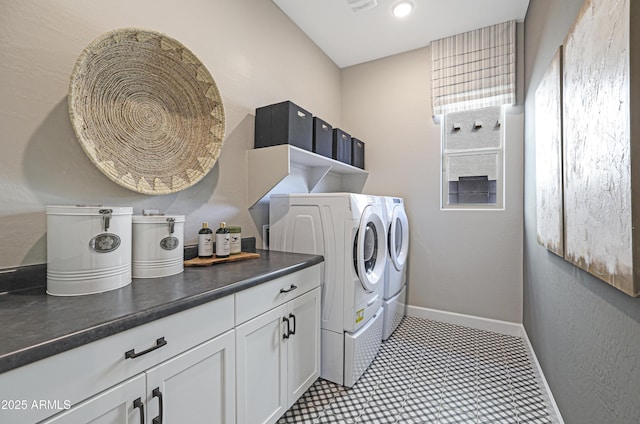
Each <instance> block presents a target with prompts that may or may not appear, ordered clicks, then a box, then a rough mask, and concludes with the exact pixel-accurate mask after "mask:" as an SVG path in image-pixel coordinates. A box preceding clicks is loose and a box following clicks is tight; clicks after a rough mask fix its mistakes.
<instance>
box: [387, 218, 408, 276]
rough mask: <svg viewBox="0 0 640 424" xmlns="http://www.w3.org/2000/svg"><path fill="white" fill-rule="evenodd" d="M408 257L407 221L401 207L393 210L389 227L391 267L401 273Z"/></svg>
mask: <svg viewBox="0 0 640 424" xmlns="http://www.w3.org/2000/svg"><path fill="white" fill-rule="evenodd" d="M408 256H409V220H408V219H407V214H406V213H405V212H404V208H403V207H402V206H395V207H394V208H393V216H392V218H391V225H390V226H389V257H390V258H391V262H392V263H393V266H394V268H395V269H397V270H398V271H402V270H403V269H404V266H405V265H406V264H407V257H408Z"/></svg>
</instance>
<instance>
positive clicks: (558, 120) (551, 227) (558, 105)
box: [535, 47, 564, 257]
mask: <svg viewBox="0 0 640 424" xmlns="http://www.w3.org/2000/svg"><path fill="white" fill-rule="evenodd" d="M535 134H536V215H537V238H538V243H539V244H540V245H542V246H544V247H546V248H547V249H548V250H550V251H551V252H553V253H555V254H556V255H558V256H561V257H562V256H564V234H563V232H564V227H563V207H562V202H563V198H562V47H560V48H558V51H557V52H556V54H555V56H554V57H553V60H552V61H551V63H550V64H549V67H548V68H547V71H546V72H545V74H544V76H543V77H542V80H541V81H540V84H539V85H538V88H537V89H536V97H535Z"/></svg>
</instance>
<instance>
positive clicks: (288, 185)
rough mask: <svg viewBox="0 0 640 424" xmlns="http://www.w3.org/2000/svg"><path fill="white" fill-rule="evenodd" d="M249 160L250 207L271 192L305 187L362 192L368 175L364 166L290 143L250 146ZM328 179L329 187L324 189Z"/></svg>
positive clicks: (309, 189)
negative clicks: (255, 147) (340, 160)
mask: <svg viewBox="0 0 640 424" xmlns="http://www.w3.org/2000/svg"><path fill="white" fill-rule="evenodd" d="M247 164H248V167H249V187H248V191H247V192H248V196H249V199H248V203H249V207H250V208H251V207H253V206H254V205H255V204H256V203H258V202H259V201H260V200H262V199H263V198H265V197H266V196H267V195H269V194H271V193H289V192H301V190H302V189H304V190H306V192H308V193H311V192H313V191H314V190H316V189H318V190H316V191H346V192H351V193H360V192H362V189H363V187H364V184H365V182H366V181H367V177H368V176H369V172H367V171H365V170H363V169H360V168H356V167H355V166H351V165H347V164H346V163H343V162H339V161H337V160H334V159H330V158H327V157H325V156H321V155H318V154H316V153H313V152H309V151H307V150H303V149H300V148H298V147H295V146H291V145H289V144H282V145H278V146H271V147H262V148H259V149H252V150H249V151H248V152H247ZM332 177H333V178H332ZM329 180H331V181H329ZM325 183H326V186H327V187H329V189H327V190H325V189H322V190H321V188H325V187H324V185H325ZM303 185H304V187H302V186H303ZM292 190H293V191H292Z"/></svg>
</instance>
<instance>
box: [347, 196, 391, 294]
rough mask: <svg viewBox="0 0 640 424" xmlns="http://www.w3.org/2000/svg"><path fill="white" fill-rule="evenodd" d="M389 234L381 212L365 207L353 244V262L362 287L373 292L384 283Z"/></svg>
mask: <svg viewBox="0 0 640 424" xmlns="http://www.w3.org/2000/svg"><path fill="white" fill-rule="evenodd" d="M386 246H387V234H386V231H385V228H384V224H383V222H382V218H381V217H380V214H379V213H376V209H375V208H374V207H372V206H367V207H366V208H365V209H364V212H363V214H362V218H361V219H360V225H359V227H358V231H357V232H356V239H355V242H354V246H353V254H354V258H353V263H354V266H355V268H356V274H358V278H359V279H360V283H361V284H362V287H363V288H364V289H365V290H366V291H368V292H372V291H374V290H375V289H376V288H377V287H378V284H380V283H382V282H383V280H382V276H383V274H384V267H385V265H386V252H385V248H386Z"/></svg>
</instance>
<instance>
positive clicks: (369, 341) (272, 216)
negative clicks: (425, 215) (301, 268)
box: [269, 193, 387, 387]
mask: <svg viewBox="0 0 640 424" xmlns="http://www.w3.org/2000/svg"><path fill="white" fill-rule="evenodd" d="M269 238H270V249H273V250H280V251H286V252H298V253H310V254H317V255H323V256H324V275H323V285H322V314H321V322H322V324H321V327H322V332H321V334H322V341H321V344H322V353H321V359H322V369H321V374H320V376H321V377H322V378H324V379H327V380H330V381H333V382H336V383H338V384H342V385H345V386H349V387H350V386H353V384H355V382H356V381H357V380H358V378H360V376H361V375H362V374H363V373H364V371H365V370H366V369H367V367H368V366H369V364H370V363H371V361H372V360H373V358H374V357H375V355H376V354H377V352H378V349H379V348H380V343H381V341H382V324H383V317H382V308H381V307H382V300H383V295H384V278H385V268H386V249H387V248H386V246H387V229H386V227H385V224H384V216H383V205H382V201H381V199H380V198H378V197H374V196H368V195H363V194H353V193H311V194H274V195H272V196H271V199H270V205H269Z"/></svg>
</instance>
